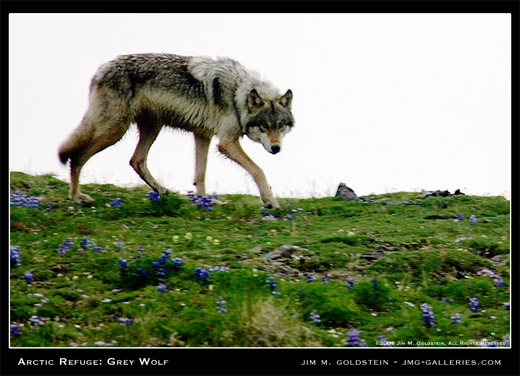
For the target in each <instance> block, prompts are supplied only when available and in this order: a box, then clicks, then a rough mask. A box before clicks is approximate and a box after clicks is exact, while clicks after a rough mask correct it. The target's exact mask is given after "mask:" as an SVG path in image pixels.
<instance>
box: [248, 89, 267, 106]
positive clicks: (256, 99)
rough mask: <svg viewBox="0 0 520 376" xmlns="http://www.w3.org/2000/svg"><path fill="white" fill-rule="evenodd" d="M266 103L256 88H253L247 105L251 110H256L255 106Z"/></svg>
mask: <svg viewBox="0 0 520 376" xmlns="http://www.w3.org/2000/svg"><path fill="white" fill-rule="evenodd" d="M263 105H264V101H263V100H262V98H260V95H258V92H257V91H256V89H253V90H251V92H250V93H249V96H248V97H247V106H248V107H249V109H250V110H254V109H255V108H258V107H262V106H263Z"/></svg>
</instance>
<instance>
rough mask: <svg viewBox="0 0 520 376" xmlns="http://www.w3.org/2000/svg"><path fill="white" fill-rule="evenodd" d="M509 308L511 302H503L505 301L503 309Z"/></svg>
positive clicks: (507, 309)
mask: <svg viewBox="0 0 520 376" xmlns="http://www.w3.org/2000/svg"><path fill="white" fill-rule="evenodd" d="M510 308H511V303H510V302H505V303H504V309H505V310H506V311H509V309H510Z"/></svg>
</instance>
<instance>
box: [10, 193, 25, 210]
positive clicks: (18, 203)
mask: <svg viewBox="0 0 520 376" xmlns="http://www.w3.org/2000/svg"><path fill="white" fill-rule="evenodd" d="M9 202H10V206H13V207H15V208H18V207H22V206H25V195H24V194H22V193H20V192H18V191H16V192H14V193H11V194H10V195H9Z"/></svg>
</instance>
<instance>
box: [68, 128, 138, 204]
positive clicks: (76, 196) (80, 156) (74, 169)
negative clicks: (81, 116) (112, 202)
mask: <svg viewBox="0 0 520 376" xmlns="http://www.w3.org/2000/svg"><path fill="white" fill-rule="evenodd" d="M85 121H88V120H84V122H85ZM129 125H130V124H126V123H125V122H115V123H113V124H107V123H105V124H102V125H100V126H96V125H92V124H88V123H87V124H83V123H82V125H81V126H80V127H83V128H78V129H79V130H80V131H79V132H78V133H77V135H80V136H81V137H78V141H77V146H76V148H75V150H74V152H73V153H72V154H71V155H70V198H71V199H72V200H73V201H76V202H81V201H94V200H93V199H92V197H90V196H89V195H87V194H84V193H81V189H80V186H79V176H80V173H81V169H82V168H83V166H84V165H85V163H86V162H87V161H88V160H89V159H90V158H91V157H92V156H93V155H94V154H96V153H99V152H100V151H102V150H104V149H106V148H107V147H109V146H111V145H113V144H115V143H116V142H117V141H119V140H120V139H121V137H123V135H124V134H125V132H126V130H127V129H128V127H129ZM83 129H85V130H86V131H83ZM100 130H102V131H100ZM73 136H74V135H73Z"/></svg>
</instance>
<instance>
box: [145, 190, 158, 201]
mask: <svg viewBox="0 0 520 376" xmlns="http://www.w3.org/2000/svg"><path fill="white" fill-rule="evenodd" d="M146 198H148V199H149V200H150V202H151V203H152V204H157V203H158V202H159V193H158V192H156V191H150V192H148V193H147V194H146Z"/></svg>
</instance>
